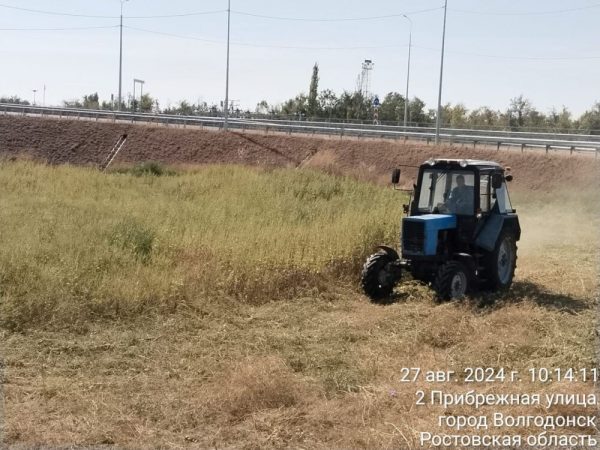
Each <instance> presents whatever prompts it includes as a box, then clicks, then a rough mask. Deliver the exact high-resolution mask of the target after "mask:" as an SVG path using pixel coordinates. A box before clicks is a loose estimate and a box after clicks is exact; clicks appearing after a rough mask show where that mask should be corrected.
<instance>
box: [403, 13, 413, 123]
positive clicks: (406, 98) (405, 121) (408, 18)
mask: <svg viewBox="0 0 600 450" xmlns="http://www.w3.org/2000/svg"><path fill="white" fill-rule="evenodd" d="M402 17H404V18H405V19H406V20H408V22H409V23H410V31H409V33H408V69H407V70H406V95H405V97H404V131H406V126H407V124H408V84H409V83H410V50H411V47H412V28H413V23H412V20H410V17H408V16H407V15H406V14H402Z"/></svg>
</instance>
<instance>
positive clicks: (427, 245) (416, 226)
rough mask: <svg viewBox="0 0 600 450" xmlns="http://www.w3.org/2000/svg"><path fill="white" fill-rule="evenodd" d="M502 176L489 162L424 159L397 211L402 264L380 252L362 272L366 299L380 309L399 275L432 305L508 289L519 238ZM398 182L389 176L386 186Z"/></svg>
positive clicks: (396, 175)
mask: <svg viewBox="0 0 600 450" xmlns="http://www.w3.org/2000/svg"><path fill="white" fill-rule="evenodd" d="M509 171H510V169H509V168H507V169H505V168H503V167H502V166H501V165H499V164H497V163H495V162H491V161H476V160H456V159H430V160H428V161H426V162H425V163H424V164H423V165H421V166H420V167H419V174H418V181H417V184H416V185H415V186H414V190H413V193H412V195H411V200H410V202H409V204H408V205H404V212H405V214H407V217H404V218H403V220H402V234H401V246H402V249H401V253H402V257H400V255H399V254H398V252H397V251H396V250H395V249H394V248H392V247H388V246H385V245H381V246H379V247H378V249H379V251H378V252H377V253H375V254H373V255H371V256H370V257H369V258H368V259H367V261H366V263H365V265H364V267H363V270H362V278H361V285H362V288H363V290H364V292H365V294H366V295H367V296H368V297H370V298H371V300H373V301H374V302H386V301H387V299H389V298H390V296H391V294H392V292H393V289H394V286H396V284H397V283H398V282H399V281H400V279H401V277H402V274H403V273H404V272H410V274H411V275H412V278H414V279H416V280H419V281H421V282H424V283H426V284H428V285H430V286H431V287H432V288H433V289H434V291H435V292H436V295H437V297H438V299H439V300H451V299H459V298H462V297H464V296H465V295H467V294H468V293H469V292H470V291H471V290H473V289H484V290H491V291H499V290H507V289H508V288H509V287H510V285H511V284H512V281H513V276H514V273H515V267H516V262H517V244H516V243H517V241H518V240H519V239H520V237H521V227H520V225H519V217H518V216H517V214H516V211H515V210H514V209H513V207H512V205H511V202H510V197H509V195H508V189H507V186H506V183H507V182H509V181H511V180H512V175H510V174H509ZM399 181H400V170H399V169H396V170H394V172H393V174H392V183H393V184H394V186H396V185H398V183H399Z"/></svg>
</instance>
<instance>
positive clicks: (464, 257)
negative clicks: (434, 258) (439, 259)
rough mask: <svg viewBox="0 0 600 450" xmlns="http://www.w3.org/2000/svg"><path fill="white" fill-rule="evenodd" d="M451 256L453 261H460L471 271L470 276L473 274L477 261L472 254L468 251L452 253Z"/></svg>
mask: <svg viewBox="0 0 600 450" xmlns="http://www.w3.org/2000/svg"><path fill="white" fill-rule="evenodd" d="M452 256H453V259H454V260H455V261H460V262H461V263H463V264H464V265H465V266H466V267H467V268H468V269H469V270H470V271H471V276H473V275H474V274H475V271H476V270H477V263H476V261H475V258H474V257H473V255H470V254H468V253H454V254H453V255H452Z"/></svg>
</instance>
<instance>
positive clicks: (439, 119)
mask: <svg viewBox="0 0 600 450" xmlns="http://www.w3.org/2000/svg"><path fill="white" fill-rule="evenodd" d="M447 12H448V0H445V2H444V29H443V31H442V59H441V62H440V91H439V93H438V107H437V115H436V121H435V143H436V145H437V144H439V143H440V127H441V125H442V79H443V77H444V48H445V44H446V13H447Z"/></svg>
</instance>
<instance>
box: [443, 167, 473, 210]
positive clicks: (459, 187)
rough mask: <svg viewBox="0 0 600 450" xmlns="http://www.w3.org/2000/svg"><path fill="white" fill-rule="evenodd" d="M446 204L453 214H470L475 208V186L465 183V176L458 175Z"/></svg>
mask: <svg viewBox="0 0 600 450" xmlns="http://www.w3.org/2000/svg"><path fill="white" fill-rule="evenodd" d="M446 206H447V207H448V209H449V210H450V212H451V213H453V214H470V213H472V212H473V211H472V209H473V188H472V187H471V186H467V185H466V184H465V177H464V176H463V175H458V176H457V177H456V187H454V189H452V192H451V193H450V198H449V199H448V201H447V203H446Z"/></svg>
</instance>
